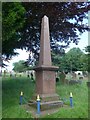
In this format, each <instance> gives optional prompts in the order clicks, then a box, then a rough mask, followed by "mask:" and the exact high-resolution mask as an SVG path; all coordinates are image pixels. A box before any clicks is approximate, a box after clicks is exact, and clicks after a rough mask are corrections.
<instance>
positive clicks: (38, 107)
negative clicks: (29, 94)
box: [37, 95, 40, 114]
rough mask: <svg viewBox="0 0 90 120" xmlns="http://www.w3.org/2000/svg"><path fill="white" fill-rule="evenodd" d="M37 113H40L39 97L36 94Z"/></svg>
mask: <svg viewBox="0 0 90 120" xmlns="http://www.w3.org/2000/svg"><path fill="white" fill-rule="evenodd" d="M37 113H38V114H40V97H39V95H37Z"/></svg>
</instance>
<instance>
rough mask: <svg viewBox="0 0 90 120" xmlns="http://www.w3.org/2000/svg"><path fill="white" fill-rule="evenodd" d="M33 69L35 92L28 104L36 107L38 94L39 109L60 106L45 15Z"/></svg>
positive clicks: (55, 68)
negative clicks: (36, 62) (38, 51)
mask: <svg viewBox="0 0 90 120" xmlns="http://www.w3.org/2000/svg"><path fill="white" fill-rule="evenodd" d="M34 70H35V76H36V94H35V95H34V96H33V98H32V100H30V101H29V105H32V106H34V107H36V96H37V95H38V94H39V95H40V100H41V102H40V105H41V110H44V109H51V108H54V107H55V106H56V107H57V106H58V107H60V106H62V105H63V102H62V101H60V97H59V95H57V94H56V74H55V72H56V70H58V67H56V66H52V61H51V49H50V38H49V21H48V17H47V16H44V17H43V18H42V25H41V40H40V55H39V64H38V66H36V67H35V68H34Z"/></svg>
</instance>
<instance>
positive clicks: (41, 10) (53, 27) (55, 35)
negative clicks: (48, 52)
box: [2, 2, 90, 59]
mask: <svg viewBox="0 0 90 120" xmlns="http://www.w3.org/2000/svg"><path fill="white" fill-rule="evenodd" d="M5 4H6V5H7V7H6V8H7V11H9V10H11V9H12V8H9V4H10V3H9V4H8V3H5ZM5 4H3V10H2V11H3V13H5V14H3V19H5V18H6V17H7V16H8V12H6V11H5V9H4V8H5V7H4V6H5ZM18 4H20V5H21V3H18ZM22 7H23V9H25V10H26V14H25V19H24V20H25V24H23V29H22V30H19V29H18V30H17V31H15V34H17V35H18V39H16V38H15V36H11V38H15V40H14V42H12V39H11V38H10V41H9V45H7V46H6V42H7V41H6V40H4V41H3V46H4V47H3V54H6V56H9V54H10V53H11V52H12V51H13V49H15V48H17V47H18V48H26V50H28V51H32V52H33V53H34V58H35V59H38V54H39V47H40V26H41V19H42V17H43V16H44V15H47V16H48V17H49V20H50V38H51V48H52V49H53V50H54V51H58V52H59V53H60V51H61V49H62V48H65V47H67V46H68V45H69V44H70V42H71V41H72V42H74V43H75V44H78V42H79V36H78V34H77V31H78V32H79V33H83V32H85V31H88V30H89V27H88V26H87V25H86V24H84V19H86V18H87V12H88V11H89V10H90V3H89V2H88V3H86V2H85V3H84V2H81V3H80V2H54V3H53V2H52V3H46V2H32V3H31V2H30V3H25V2H23V3H22ZM13 8H16V6H13ZM20 13H21V12H20ZM20 18H23V17H21V16H20ZM9 20H10V19H9ZM71 20H72V21H73V22H72V21H71ZM20 21H22V19H20ZM15 24H16V23H14V25H15ZM3 26H4V27H3V31H5V29H6V27H5V25H4V23H3ZM11 27H12V26H11ZM12 28H13V27H12ZM13 29H14V28H13ZM13 29H11V31H13ZM15 34H14V35H15ZM3 36H4V32H3ZM6 37H8V34H7V35H6ZM63 42H65V44H66V45H60V44H59V43H63ZM17 43H18V44H17ZM13 44H14V45H15V46H14V45H13ZM10 45H11V46H12V47H10ZM8 46H9V47H8ZM8 48H9V50H10V51H9V52H8V53H7V52H5V50H6V51H7V49H8Z"/></svg>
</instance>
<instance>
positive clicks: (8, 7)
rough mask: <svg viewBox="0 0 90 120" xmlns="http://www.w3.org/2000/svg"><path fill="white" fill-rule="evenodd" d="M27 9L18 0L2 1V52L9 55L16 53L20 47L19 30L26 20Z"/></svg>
mask: <svg viewBox="0 0 90 120" xmlns="http://www.w3.org/2000/svg"><path fill="white" fill-rule="evenodd" d="M24 14H25V9H24V7H23V6H22V5H21V3H18V2H10V3H8V2H3V3H2V40H3V41H2V46H3V47H2V54H3V55H4V56H5V55H6V56H7V57H10V58H11V56H12V55H16V54H17V53H15V52H14V49H16V48H19V47H20V46H19V37H18V34H19V31H20V30H21V29H22V27H23V24H24V22H25V19H24Z"/></svg>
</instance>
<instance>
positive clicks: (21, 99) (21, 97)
mask: <svg viewBox="0 0 90 120" xmlns="http://www.w3.org/2000/svg"><path fill="white" fill-rule="evenodd" d="M22 101H23V92H22V91H21V93H20V105H22Z"/></svg>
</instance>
